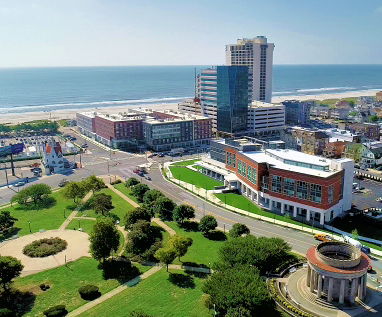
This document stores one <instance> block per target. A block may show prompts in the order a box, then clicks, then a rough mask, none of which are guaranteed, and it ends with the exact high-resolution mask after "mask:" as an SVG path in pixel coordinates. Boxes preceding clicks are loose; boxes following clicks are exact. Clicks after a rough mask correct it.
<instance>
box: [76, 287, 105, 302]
mask: <svg viewBox="0 0 382 317" xmlns="http://www.w3.org/2000/svg"><path fill="white" fill-rule="evenodd" d="M78 293H80V296H81V298H82V299H85V300H93V299H96V298H98V297H100V296H101V293H100V291H99V288H98V287H97V286H95V285H84V286H81V287H80V288H79V289H78Z"/></svg>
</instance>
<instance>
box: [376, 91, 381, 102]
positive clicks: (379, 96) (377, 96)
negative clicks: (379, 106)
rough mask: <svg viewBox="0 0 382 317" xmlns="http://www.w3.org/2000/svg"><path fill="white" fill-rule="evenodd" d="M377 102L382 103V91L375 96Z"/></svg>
mask: <svg viewBox="0 0 382 317" xmlns="http://www.w3.org/2000/svg"><path fill="white" fill-rule="evenodd" d="M375 100H376V101H378V102H382V91H378V92H377V93H376V94H375Z"/></svg>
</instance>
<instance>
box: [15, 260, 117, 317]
mask: <svg viewBox="0 0 382 317" xmlns="http://www.w3.org/2000/svg"><path fill="white" fill-rule="evenodd" d="M97 266H98V262H97V261H96V260H94V259H92V258H81V259H79V260H77V261H75V262H72V263H69V264H68V265H67V266H60V267H58V268H54V269H51V270H48V271H45V272H41V273H37V274H34V275H30V276H26V277H22V278H19V279H17V280H16V282H15V285H14V286H15V287H16V288H19V289H21V290H24V291H32V292H33V293H34V294H36V300H35V303H34V306H33V308H32V311H31V312H29V313H28V314H26V315H25V316H42V311H44V310H45V309H47V308H49V307H51V306H55V305H59V304H63V305H66V308H67V309H68V310H69V311H71V310H73V309H75V308H77V307H79V306H81V305H83V304H85V303H87V301H85V300H83V299H81V297H80V296H79V294H78V288H79V287H80V286H83V285H86V284H94V285H97V286H98V287H99V289H100V292H101V293H102V294H105V293H106V292H109V291H111V290H112V289H113V288H115V287H117V286H118V285H120V283H119V282H118V281H117V280H114V279H110V280H104V279H103V277H102V271H101V270H99V269H98V268H97ZM41 283H48V284H49V285H50V289H49V290H48V291H45V292H43V291H41V290H40V288H39V285H40V284H41Z"/></svg>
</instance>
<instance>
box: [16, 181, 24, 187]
mask: <svg viewBox="0 0 382 317" xmlns="http://www.w3.org/2000/svg"><path fill="white" fill-rule="evenodd" d="M24 185H25V182H24V181H19V182H17V183H15V184H13V186H15V187H20V186H24Z"/></svg>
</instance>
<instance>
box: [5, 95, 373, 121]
mask: <svg viewBox="0 0 382 317" xmlns="http://www.w3.org/2000/svg"><path fill="white" fill-rule="evenodd" d="M377 91H378V90H362V91H352V92H344V93H338V94H319V95H304V96H277V97H273V98H272V102H273V103H280V102H282V101H284V100H312V99H315V100H324V99H336V98H339V99H340V98H348V97H360V96H375V94H376V92H377ZM139 108H150V109H160V110H163V109H170V110H176V109H177V103H166V104H148V105H137V106H134V105H131V104H129V105H124V106H117V107H105V108H88V109H79V110H76V109H69V110H57V111H50V112H46V111H44V112H24V113H9V114H1V116H0V124H17V123H22V122H27V121H32V120H42V119H50V120H60V119H75V117H76V112H78V111H80V112H83V111H97V112H101V113H118V112H125V111H127V110H128V109H139Z"/></svg>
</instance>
